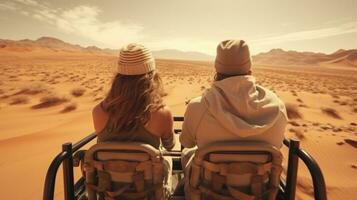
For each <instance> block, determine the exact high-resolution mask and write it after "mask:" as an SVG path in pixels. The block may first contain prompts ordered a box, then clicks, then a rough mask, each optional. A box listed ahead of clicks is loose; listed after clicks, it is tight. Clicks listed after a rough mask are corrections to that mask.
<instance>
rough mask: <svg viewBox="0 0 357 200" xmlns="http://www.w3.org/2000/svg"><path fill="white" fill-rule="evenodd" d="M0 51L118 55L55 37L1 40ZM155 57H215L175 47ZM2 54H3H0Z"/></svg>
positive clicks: (114, 50) (5, 52) (16, 54)
mask: <svg viewBox="0 0 357 200" xmlns="http://www.w3.org/2000/svg"><path fill="white" fill-rule="evenodd" d="M0 52H1V53H2V54H3V56H9V55H11V56H48V55H51V56H56V55H61V56H62V55H68V56H76V55H81V56H83V55H107V56H117V55H118V52H119V50H118V49H108V48H106V49H101V48H98V47H96V46H88V47H82V46H80V45H74V44H70V43H67V42H64V41H62V40H60V39H57V38H53V37H41V38H38V39H37V40H29V39H25V40H18V41H14V40H1V39H0ZM153 55H154V57H155V58H161V59H181V60H212V59H213V57H212V56H210V55H207V54H203V53H199V52H183V51H179V50H174V49H168V50H160V51H153ZM0 56H1V55H0Z"/></svg>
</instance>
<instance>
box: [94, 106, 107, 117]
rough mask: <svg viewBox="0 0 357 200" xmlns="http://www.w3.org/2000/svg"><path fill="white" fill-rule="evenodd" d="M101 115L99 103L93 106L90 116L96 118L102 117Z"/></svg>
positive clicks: (101, 110)
mask: <svg viewBox="0 0 357 200" xmlns="http://www.w3.org/2000/svg"><path fill="white" fill-rule="evenodd" d="M103 113H104V111H103V109H102V107H101V105H100V103H99V104H97V105H95V106H94V107H93V109H92V115H93V117H94V116H98V115H102V114H103Z"/></svg>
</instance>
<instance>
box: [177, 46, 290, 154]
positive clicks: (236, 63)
mask: <svg viewBox="0 0 357 200" xmlns="http://www.w3.org/2000/svg"><path fill="white" fill-rule="evenodd" d="M215 68H216V72H217V73H216V77H215V82H214V83H213V84H212V87H211V88H210V89H208V90H207V91H206V92H205V93H204V94H203V95H202V97H199V98H196V99H193V100H191V101H190V103H189V105H188V106H187V109H186V113H185V121H184V123H183V127H182V134H181V135H180V142H181V144H182V145H183V146H184V147H187V148H191V147H194V146H196V145H197V146H198V148H200V147H203V146H206V145H208V144H210V143H214V142H218V141H232V140H236V141H242V140H243V141H245V140H247V141H263V142H267V143H269V144H272V145H274V146H276V147H277V148H280V147H281V145H282V141H283V138H284V131H285V126H286V123H287V114H286V109H285V105H284V103H283V102H282V101H281V100H280V99H279V98H278V97H277V96H276V95H275V94H274V93H273V92H271V91H270V90H268V89H266V88H264V87H262V86H259V85H257V84H256V82H255V78H254V77H253V76H252V75H251V60H250V54H249V49H248V46H247V45H246V44H245V42H244V41H242V40H240V41H235V40H228V41H224V42H222V43H220V44H219V45H218V47H217V57H216V62H215Z"/></svg>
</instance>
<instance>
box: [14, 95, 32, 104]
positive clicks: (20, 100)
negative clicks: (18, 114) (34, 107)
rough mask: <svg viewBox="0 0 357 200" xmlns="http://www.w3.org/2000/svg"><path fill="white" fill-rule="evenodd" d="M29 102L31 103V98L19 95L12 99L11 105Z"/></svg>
mask: <svg viewBox="0 0 357 200" xmlns="http://www.w3.org/2000/svg"><path fill="white" fill-rule="evenodd" d="M28 102H29V98H28V97H27V96H24V95H19V96H15V97H14V98H12V99H11V102H10V104H11V105H16V104H26V103H28Z"/></svg>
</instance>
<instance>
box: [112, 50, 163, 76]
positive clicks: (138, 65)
mask: <svg viewBox="0 0 357 200" xmlns="http://www.w3.org/2000/svg"><path fill="white" fill-rule="evenodd" d="M155 68H156V67H155V59H154V57H153V55H152V53H151V51H150V50H149V49H147V48H145V47H144V46H143V45H140V44H129V45H127V46H125V47H123V48H122V49H121V50H120V54H119V61H118V73H119V74H123V75H140V74H146V73H148V72H151V71H153V70H155Z"/></svg>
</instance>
